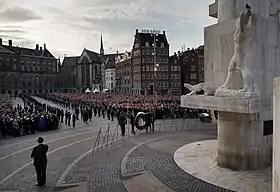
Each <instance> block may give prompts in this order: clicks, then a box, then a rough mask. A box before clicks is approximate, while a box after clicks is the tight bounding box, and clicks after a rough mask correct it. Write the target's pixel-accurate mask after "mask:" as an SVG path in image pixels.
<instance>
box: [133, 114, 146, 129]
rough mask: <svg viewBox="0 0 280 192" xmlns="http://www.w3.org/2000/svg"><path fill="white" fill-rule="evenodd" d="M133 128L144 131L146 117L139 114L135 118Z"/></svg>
mask: <svg viewBox="0 0 280 192" xmlns="http://www.w3.org/2000/svg"><path fill="white" fill-rule="evenodd" d="M135 127H136V129H138V130H144V129H146V128H147V115H146V114H145V113H143V112H139V113H138V114H137V115H136V118H135Z"/></svg>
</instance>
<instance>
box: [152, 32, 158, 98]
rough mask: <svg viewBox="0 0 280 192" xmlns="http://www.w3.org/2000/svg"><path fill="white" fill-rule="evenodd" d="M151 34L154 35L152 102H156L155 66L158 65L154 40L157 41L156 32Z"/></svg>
mask: <svg viewBox="0 0 280 192" xmlns="http://www.w3.org/2000/svg"><path fill="white" fill-rule="evenodd" d="M152 35H153V37H154V44H153V46H154V73H153V97H154V98H153V100H154V102H156V88H155V87H156V71H157V67H158V64H157V56H156V46H157V44H156V41H157V39H156V36H157V35H158V34H157V33H154V34H152Z"/></svg>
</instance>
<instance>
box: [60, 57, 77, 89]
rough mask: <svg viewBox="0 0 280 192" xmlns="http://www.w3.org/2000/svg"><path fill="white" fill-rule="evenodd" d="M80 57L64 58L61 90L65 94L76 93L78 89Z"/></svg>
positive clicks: (61, 72)
mask: <svg viewBox="0 0 280 192" xmlns="http://www.w3.org/2000/svg"><path fill="white" fill-rule="evenodd" d="M79 58H80V57H79V56H76V57H64V59H63V62H62V65H61V70H60V74H61V76H60V77H62V78H61V79H62V83H61V90H62V91H63V92H76V91H77V90H76V88H77V63H78V59H79Z"/></svg>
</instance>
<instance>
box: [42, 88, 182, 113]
mask: <svg viewBox="0 0 280 192" xmlns="http://www.w3.org/2000/svg"><path fill="white" fill-rule="evenodd" d="M46 97H48V99H50V100H52V101H54V102H59V103H60V104H62V105H64V106H65V107H70V106H71V107H72V108H75V107H79V106H88V107H90V108H93V110H96V111H97V112H99V111H100V113H103V111H104V114H105V113H106V114H108V113H110V112H111V111H114V112H118V111H124V112H128V111H136V112H139V111H142V112H149V111H154V113H155V114H156V118H163V117H164V116H166V115H174V116H175V115H176V116H181V115H182V112H183V111H184V110H183V109H182V108H180V107H179V103H180V98H179V97H178V96H176V97H175V96H173V97H169V96H157V98H156V101H154V98H153V97H152V96H142V95H139V96H135V95H128V94H121V93H102V94H98V93H97V94H93V93H87V94H86V93H56V94H49V95H46V96H45V98H46Z"/></svg>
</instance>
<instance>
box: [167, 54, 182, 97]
mask: <svg viewBox="0 0 280 192" xmlns="http://www.w3.org/2000/svg"><path fill="white" fill-rule="evenodd" d="M168 70H169V71H170V73H169V75H170V77H169V79H170V81H169V85H168V86H169V87H170V93H171V94H172V95H180V94H181V62H180V52H178V53H176V52H175V53H174V55H172V56H170V57H169V69H168Z"/></svg>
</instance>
